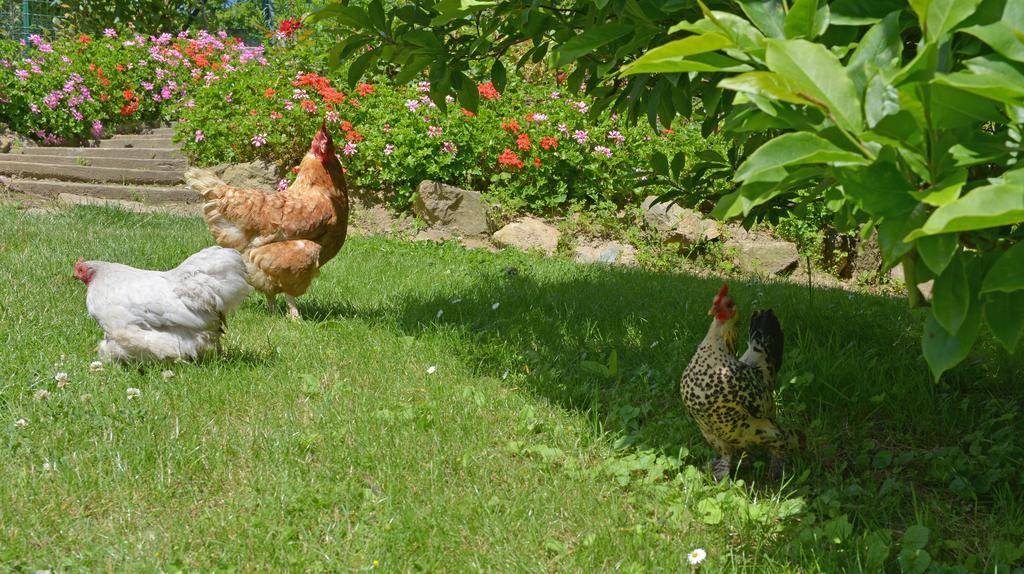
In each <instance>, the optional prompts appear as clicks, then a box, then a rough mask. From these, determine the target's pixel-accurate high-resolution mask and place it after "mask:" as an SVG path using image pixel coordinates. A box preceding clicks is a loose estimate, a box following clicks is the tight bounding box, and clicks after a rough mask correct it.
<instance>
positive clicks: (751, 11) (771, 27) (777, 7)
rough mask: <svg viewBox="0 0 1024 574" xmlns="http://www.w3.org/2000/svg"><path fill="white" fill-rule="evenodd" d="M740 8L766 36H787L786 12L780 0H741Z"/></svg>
mask: <svg viewBox="0 0 1024 574" xmlns="http://www.w3.org/2000/svg"><path fill="white" fill-rule="evenodd" d="M739 4H740V9H741V10H743V13H744V14H746V15H747V18H750V21H751V22H753V23H754V25H755V26H757V28H758V29H759V30H761V32H763V33H764V35H765V36H768V37H769V38H785V37H786V33H785V25H786V14H785V13H784V12H783V11H782V2H779V1H778V0H739Z"/></svg>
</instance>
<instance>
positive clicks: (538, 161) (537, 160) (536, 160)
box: [533, 157, 540, 167]
mask: <svg viewBox="0 0 1024 574" xmlns="http://www.w3.org/2000/svg"><path fill="white" fill-rule="evenodd" d="M533 166H534V167H540V158H539V157H535V158H533Z"/></svg>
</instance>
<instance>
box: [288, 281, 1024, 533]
mask: <svg viewBox="0 0 1024 574" xmlns="http://www.w3.org/2000/svg"><path fill="white" fill-rule="evenodd" d="M517 265H518V266H519V270H518V272H517V273H509V272H507V270H506V269H505V268H504V267H503V266H502V264H500V263H498V262H495V264H494V265H491V266H489V267H488V266H487V265H479V264H474V265H471V269H470V270H469V271H468V273H469V275H470V276H471V277H472V278H473V279H472V281H471V285H472V287H470V288H464V289H462V290H461V291H457V292H455V293H454V294H448V293H446V294H444V295H440V294H438V295H435V296H429V297H423V296H419V297H417V295H416V293H405V294H402V295H401V296H399V297H396V299H395V301H396V302H395V303H394V305H393V306H391V307H388V308H385V309H380V310H379V313H380V314H382V315H386V317H382V319H384V320H387V321H391V322H394V324H396V326H397V328H398V329H399V330H400V331H402V332H403V333H405V334H408V335H413V336H417V337H422V336H451V335H450V333H451V332H454V333H455V335H454V336H456V337H458V338H459V339H458V341H459V343H457V344H455V345H452V347H453V348H456V349H459V353H460V354H461V355H463V356H462V357H461V358H462V359H463V360H465V362H466V363H468V364H474V365H478V366H477V369H478V373H479V374H481V375H485V376H493V377H500V376H502V374H503V373H504V372H505V371H506V370H507V371H508V372H509V373H510V375H509V377H510V382H509V384H515V385H516V386H517V387H519V388H524V389H527V390H528V391H529V392H531V393H534V394H535V395H537V396H539V397H543V398H544V399H545V400H547V401H550V402H552V403H555V404H558V405H560V406H562V407H563V408H566V409H570V410H575V411H578V412H580V413H581V414H582V415H583V416H584V417H585V418H587V419H590V420H593V421H595V431H604V432H609V433H611V434H612V435H614V436H616V439H617V444H618V445H619V446H626V447H629V446H632V447H636V448H641V449H648V448H650V449H656V450H658V451H661V452H663V453H665V454H668V455H673V456H674V455H676V454H678V453H680V452H689V453H690V454H689V456H688V457H687V458H686V459H685V460H686V462H687V463H690V464H694V465H696V466H698V468H704V467H705V465H706V463H707V462H708V461H709V460H710V458H711V456H712V452H711V450H710V448H709V447H708V446H707V444H706V443H705V441H704V439H703V437H702V436H701V435H700V433H699V431H698V429H697V427H696V425H695V424H694V423H693V421H692V420H691V419H690V418H689V416H688V415H687V414H686V412H685V409H684V407H683V405H682V401H681V399H680V396H679V380H680V376H681V374H682V371H683V369H684V368H685V366H686V364H687V363H688V362H689V360H690V357H691V355H692V353H693V351H694V350H695V349H696V347H697V345H698V344H699V342H700V341H701V339H703V337H704V335H705V333H706V331H707V328H708V325H709V324H710V323H709V322H710V318H709V317H708V316H707V310H708V308H709V307H710V303H711V300H712V298H713V296H714V294H715V293H716V291H717V290H718V288H719V287H720V285H721V283H722V281H721V280H720V279H704V278H697V277H692V276H687V275H680V274H667V273H650V272H644V271H641V270H636V269H622V268H607V267H587V268H579V269H575V270H572V271H570V272H566V271H564V270H562V271H560V270H559V269H557V268H556V267H555V266H552V265H549V264H545V263H538V264H537V265H536V266H534V265H532V264H530V263H529V262H526V263H523V262H520V263H517ZM729 283H730V287H731V294H732V295H733V297H734V299H735V300H736V302H737V305H738V306H739V308H740V313H741V326H740V328H741V332H744V333H745V330H746V321H747V320H748V319H749V317H750V314H751V313H752V311H753V310H755V309H759V308H773V309H774V310H775V312H776V314H777V315H778V316H779V317H780V321H781V323H782V328H783V331H784V333H785V335H786V352H785V356H784V359H783V367H782V370H781V372H780V376H779V384H780V389H779V392H778V399H779V402H780V405H781V412H780V414H779V416H778V417H777V418H778V419H779V421H780V423H781V424H783V425H784V426H788V427H790V428H799V429H802V430H804V431H805V432H806V434H807V437H808V443H807V448H806V450H805V451H804V452H802V453H800V454H798V455H797V456H795V457H794V459H793V460H792V461H791V462H790V464H788V465H787V472H788V473H793V474H794V475H797V476H800V475H802V474H804V473H806V474H807V476H806V477H805V478H803V479H801V480H798V481H797V482H795V483H793V484H791V485H790V488H793V489H795V490H796V491H797V492H798V493H799V494H800V495H804V496H807V497H808V498H810V499H815V498H818V499H819V501H820V503H821V505H822V507H823V508H824V507H825V506H827V508H828V509H827V510H826V511H825V512H823V513H824V514H825V515H826V516H838V515H840V514H845V513H849V514H850V515H851V516H855V517H857V518H858V519H859V520H861V521H862V523H861V525H862V526H868V527H876V526H879V525H882V526H883V527H885V528H900V527H902V526H904V525H905V524H908V523H911V524H912V523H913V522H914V521H915V520H916V519H915V514H916V513H918V512H919V509H920V508H936V509H938V510H937V511H936V512H941V513H945V512H948V511H947V510H943V507H945V506H948V505H949V502H950V500H951V499H955V498H956V495H955V494H954V493H952V492H950V491H949V488H950V487H949V484H950V475H949V474H948V473H947V472H945V471H944V470H943V468H944V467H943V464H944V463H943V462H942V461H941V460H939V459H937V458H936V457H935V456H934V453H935V452H937V451H938V450H939V449H943V448H947V449H958V450H957V452H959V449H960V443H961V441H962V439H963V437H964V436H965V435H968V434H969V433H971V432H972V431H978V428H979V427H978V425H977V424H976V422H977V421H978V419H984V418H992V417H998V416H1001V415H1003V414H1008V413H1012V412H1015V411H1016V410H1019V409H1020V408H1021V406H1022V404H1021V401H1020V400H1019V397H1020V395H1019V393H1015V394H1013V395H1011V396H1013V397H1017V398H1014V399H1012V400H1010V401H1005V400H1002V399H1000V401H1001V402H1000V401H996V402H993V401H992V400H991V399H992V398H993V397H1000V396H1006V393H1007V391H1008V390H1009V389H1013V388H1016V387H1015V384H1014V378H1015V375H1014V373H1020V372H1024V369H1021V364H1022V363H1024V361H1021V358H1022V356H1024V353H1020V352H1018V353H1017V355H1016V356H1014V357H1009V356H1007V355H1006V354H1005V353H1003V352H1001V351H998V350H996V349H994V348H993V345H992V344H991V342H990V341H989V342H982V343H981V344H979V346H978V348H977V349H976V350H975V352H974V353H973V355H972V357H971V358H970V359H969V360H968V361H965V363H964V364H963V365H961V366H960V367H958V368H957V369H954V370H953V371H951V372H949V373H947V375H946V376H945V377H944V379H943V381H942V382H941V383H939V384H936V383H934V382H933V381H932V380H931V375H930V374H929V372H928V370H927V366H926V365H925V363H924V360H923V359H922V357H921V353H920V333H921V331H920V329H921V324H922V318H923V316H922V315H921V314H920V313H919V312H913V311H911V310H910V309H908V308H907V305H906V302H905V301H904V300H902V299H899V298H891V297H883V296H874V295H868V294H853V293H850V292H846V291H842V290H838V289H814V290H809V289H808V288H807V287H806V286H801V285H798V284H792V283H775V282H770V283H764V282H758V281H750V280H729ZM425 291H428V292H429V291H430V290H425ZM495 304H497V308H494V307H495ZM310 311H311V312H312V314H314V315H316V314H317V313H321V314H325V315H329V316H339V315H342V316H350V315H352V314H354V313H353V310H352V308H351V307H349V306H348V305H346V304H339V305H338V306H337V307H333V306H332V305H330V304H324V306H323V307H319V308H316V309H314V308H312V307H311V308H310ZM439 311H443V312H442V313H440V314H439V313H438V312H439ZM304 312H305V310H304ZM744 339H745V337H744ZM740 347H741V350H742V349H744V348H745V341H743V343H742V344H741V345H740ZM613 357H614V359H613ZM1015 424H1016V423H1015ZM1017 426H1019V425H1017ZM979 432H988V431H987V430H986V431H979ZM1014 443H1015V444H1014V445H1013V446H1012V448H1013V449H1014V452H1024V445H1022V444H1021V441H1019V440H1017V439H1015V440H1014ZM965 448H966V447H965ZM754 454H755V459H754V460H757V458H756V453H754ZM957 456H959V455H957ZM964 456H968V455H964ZM749 460H751V459H748V461H749ZM965 460H973V459H965ZM979 460H984V458H983V457H981V458H980V459H979ZM956 464H960V463H959V462H957V463H956ZM753 466H754V468H753V470H752V469H751V465H750V464H746V466H745V468H741V470H739V472H738V475H739V476H740V477H743V478H746V479H748V480H750V479H754V480H755V481H756V482H757V483H759V484H765V487H766V488H768V489H770V488H772V486H775V487H777V486H778V483H774V485H773V483H771V482H770V481H767V480H765V478H766V477H765V475H766V472H765V470H766V469H765V468H764V467H763V466H762V465H761V464H760V463H758V464H756V465H753ZM972 472H974V471H973V470H964V471H962V474H963V475H964V479H965V480H967V481H970V480H971V477H970V476H967V475H968V474H970V473H972ZM1004 474H1005V473H1004ZM1000 476H1001V477H1002V478H999V479H998V481H1002V482H1003V484H1009V483H1008V482H1007V481H1011V482H1012V481H1014V480H1015V479H1012V477H1010V476H1009V475H1006V476H1003V475H1000ZM973 494H974V495H976V496H978V500H979V502H978V503H977V504H980V505H982V506H983V507H987V512H990V513H991V514H992V515H993V516H992V517H993V518H994V519H998V517H999V514H1000V513H1003V512H1005V511H1006V509H1005V508H1003V507H1004V506H1005V505H1006V501H1005V500H1001V499H1000V497H999V495H998V493H997V489H996V488H987V489H984V488H981V489H979V490H977V491H976V492H974V493H973ZM915 497H917V498H916V499H915ZM918 505H921V506H918ZM894 517H899V518H897V519H895V520H896V523H895V524H894V523H893V520H894Z"/></svg>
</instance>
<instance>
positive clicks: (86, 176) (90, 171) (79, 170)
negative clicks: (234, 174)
mask: <svg viewBox="0 0 1024 574" xmlns="http://www.w3.org/2000/svg"><path fill="white" fill-rule="evenodd" d="M32 159H33V160H35V157H33V158H32ZM0 174H7V175H15V176H19V177H30V178H48V179H57V180H61V181H93V182H108V183H151V184H158V185H174V184H178V183H183V182H184V181H185V179H184V176H183V173H182V172H181V170H173V171H157V170H151V169H123V168H115V167H95V166H84V165H53V164H47V163H35V162H34V161H5V162H2V163H0Z"/></svg>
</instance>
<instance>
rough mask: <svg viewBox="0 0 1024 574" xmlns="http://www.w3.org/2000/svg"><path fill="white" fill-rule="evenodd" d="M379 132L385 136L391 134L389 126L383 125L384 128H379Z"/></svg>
mask: <svg viewBox="0 0 1024 574" xmlns="http://www.w3.org/2000/svg"><path fill="white" fill-rule="evenodd" d="M380 131H382V132H384V133H386V134H389V133H391V124H384V126H383V127H381V128H380Z"/></svg>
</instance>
